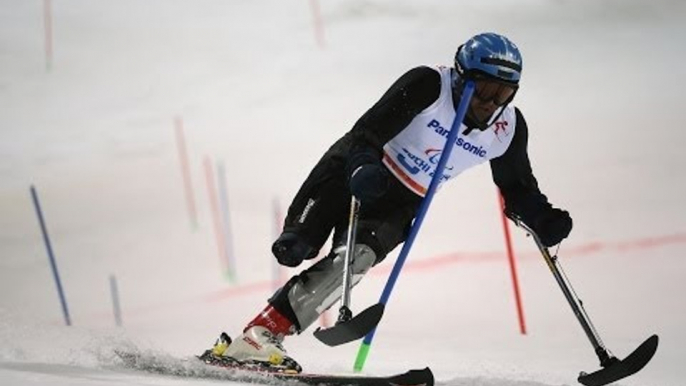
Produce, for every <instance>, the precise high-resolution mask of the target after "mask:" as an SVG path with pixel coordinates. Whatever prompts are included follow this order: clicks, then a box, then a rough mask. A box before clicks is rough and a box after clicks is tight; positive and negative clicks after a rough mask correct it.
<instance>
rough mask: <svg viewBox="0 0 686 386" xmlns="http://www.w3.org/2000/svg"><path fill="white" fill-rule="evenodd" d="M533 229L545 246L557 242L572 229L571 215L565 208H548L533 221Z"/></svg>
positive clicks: (550, 245)
mask: <svg viewBox="0 0 686 386" xmlns="http://www.w3.org/2000/svg"><path fill="white" fill-rule="evenodd" d="M533 228H534V231H535V232H536V233H537V234H538V237H539V238H540V239H541V242H542V243H543V245H545V246H546V247H552V246H553V245H556V244H559V243H560V242H561V241H562V240H564V239H565V238H566V237H567V236H569V232H571V231H572V217H571V216H570V215H569V212H567V211H566V210H562V209H558V208H550V209H547V210H546V211H544V212H543V213H541V214H540V215H539V216H538V217H537V218H536V219H535V221H534V226H533Z"/></svg>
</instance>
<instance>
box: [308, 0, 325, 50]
mask: <svg viewBox="0 0 686 386" xmlns="http://www.w3.org/2000/svg"><path fill="white" fill-rule="evenodd" d="M310 10H311V11H312V24H313V26H314V38H315V40H316V41H317V45H318V46H319V48H324V46H325V42H324V22H323V21H322V12H321V8H320V7H319V0H310Z"/></svg>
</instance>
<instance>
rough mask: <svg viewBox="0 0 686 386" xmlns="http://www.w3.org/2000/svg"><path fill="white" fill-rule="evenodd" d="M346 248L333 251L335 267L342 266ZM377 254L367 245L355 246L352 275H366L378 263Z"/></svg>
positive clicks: (342, 247) (341, 247)
mask: <svg viewBox="0 0 686 386" xmlns="http://www.w3.org/2000/svg"><path fill="white" fill-rule="evenodd" d="M345 253H346V246H340V247H338V248H336V249H335V250H334V251H333V254H334V255H335V256H334V260H335V262H334V265H335V266H341V267H342V264H343V260H344V259H345ZM376 259H377V258H376V252H374V250H373V249H372V248H371V247H370V246H368V245H366V244H355V247H354V248H353V255H352V261H351V273H352V274H353V275H364V274H365V273H367V271H369V269H370V268H371V267H372V266H374V264H375V263H376Z"/></svg>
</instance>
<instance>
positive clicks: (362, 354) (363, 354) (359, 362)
mask: <svg viewBox="0 0 686 386" xmlns="http://www.w3.org/2000/svg"><path fill="white" fill-rule="evenodd" d="M370 348H371V346H370V345H369V344H367V343H364V342H362V344H361V345H360V350H359V351H358V352H357V358H355V366H354V368H353V370H354V371H355V372H356V373H359V372H361V371H362V368H364V363H365V362H366V361H367V356H368V355H369V349H370Z"/></svg>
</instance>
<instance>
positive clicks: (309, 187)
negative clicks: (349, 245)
mask: <svg viewBox="0 0 686 386" xmlns="http://www.w3.org/2000/svg"><path fill="white" fill-rule="evenodd" d="M336 147H337V145H334V146H333V147H332V148H331V149H330V150H329V152H327V154H325V155H324V157H323V158H322V159H321V160H320V161H319V162H318V163H317V165H316V166H315V167H314V169H313V170H312V172H310V175H309V176H308V177H307V179H306V180H305V182H304V183H303V185H302V186H301V187H300V190H299V191H298V193H297V194H296V196H295V198H294V199H293V202H292V203H291V205H290V207H289V208H288V215H287V217H286V220H285V224H284V232H294V233H296V234H298V235H299V236H300V237H301V238H302V240H303V241H304V242H306V243H307V244H309V245H310V246H312V247H313V248H314V249H315V250H320V249H321V247H322V246H323V245H324V243H325V242H326V240H327V239H328V237H329V235H330V234H331V232H332V231H333V245H334V247H336V246H338V245H342V244H345V242H346V236H347V227H348V217H349V213H350V200H351V195H350V189H349V188H348V176H347V175H346V173H345V159H344V157H340V154H339V152H338V149H337V148H336ZM389 179H390V180H391V183H390V187H389V189H388V192H387V193H386V194H385V195H384V196H383V197H382V198H380V199H379V200H377V201H376V202H374V203H371V204H368V205H362V206H361V207H360V217H359V221H358V229H357V235H356V241H357V242H358V243H361V244H366V245H368V246H370V247H371V248H372V249H373V250H374V252H375V253H376V256H377V260H376V263H379V262H380V261H381V260H383V259H384V258H385V257H386V255H387V254H388V253H389V252H391V251H392V250H393V249H394V248H395V247H396V246H397V245H398V244H400V243H402V242H403V241H405V240H406V239H407V236H408V234H409V230H410V226H411V224H412V220H413V219H414V218H415V216H416V214H417V209H418V207H419V204H420V202H421V199H422V197H419V196H417V195H416V194H414V193H413V192H411V191H410V190H409V189H407V188H406V187H405V186H403V185H402V183H400V181H398V180H397V179H396V178H395V177H393V176H392V175H390V173H389Z"/></svg>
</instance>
